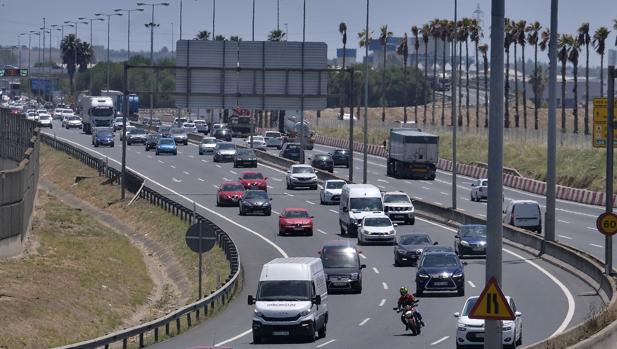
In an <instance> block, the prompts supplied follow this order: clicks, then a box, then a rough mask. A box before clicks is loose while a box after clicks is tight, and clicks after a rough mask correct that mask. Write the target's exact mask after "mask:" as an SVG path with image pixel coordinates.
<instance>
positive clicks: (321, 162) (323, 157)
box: [311, 154, 334, 173]
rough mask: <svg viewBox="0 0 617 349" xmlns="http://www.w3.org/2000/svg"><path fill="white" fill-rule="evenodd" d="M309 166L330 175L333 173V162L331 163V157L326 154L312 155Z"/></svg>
mask: <svg viewBox="0 0 617 349" xmlns="http://www.w3.org/2000/svg"><path fill="white" fill-rule="evenodd" d="M311 166H313V167H314V168H318V169H320V170H324V171H328V172H330V173H332V172H334V161H332V157H331V156H330V155H328V154H317V155H313V158H312V159H311Z"/></svg>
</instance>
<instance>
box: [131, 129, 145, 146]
mask: <svg viewBox="0 0 617 349" xmlns="http://www.w3.org/2000/svg"><path fill="white" fill-rule="evenodd" d="M147 136H148V134H147V133H146V130H144V129H142V128H134V129H132V130H130V131H128V132H127V133H126V144H127V145H132V144H135V143H141V144H146V137H147Z"/></svg>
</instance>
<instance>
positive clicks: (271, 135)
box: [266, 132, 281, 137]
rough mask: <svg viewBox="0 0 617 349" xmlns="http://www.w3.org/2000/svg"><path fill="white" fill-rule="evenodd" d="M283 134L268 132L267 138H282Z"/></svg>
mask: <svg viewBox="0 0 617 349" xmlns="http://www.w3.org/2000/svg"><path fill="white" fill-rule="evenodd" d="M280 136H281V134H280V133H279V132H266V137H280Z"/></svg>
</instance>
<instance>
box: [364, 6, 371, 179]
mask: <svg viewBox="0 0 617 349" xmlns="http://www.w3.org/2000/svg"><path fill="white" fill-rule="evenodd" d="M369 1H370V0H366V27H365V30H366V31H365V32H364V33H365V37H364V40H365V41H366V42H365V43H364V158H363V159H362V160H363V162H364V164H363V165H364V166H363V167H364V168H363V169H362V183H364V184H366V183H367V180H368V179H367V165H368V45H369V42H370V38H369V35H370V34H369V31H368V18H369Z"/></svg>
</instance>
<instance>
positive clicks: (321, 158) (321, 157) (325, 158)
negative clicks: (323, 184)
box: [313, 155, 330, 161]
mask: <svg viewBox="0 0 617 349" xmlns="http://www.w3.org/2000/svg"><path fill="white" fill-rule="evenodd" d="M313 159H315V161H328V160H330V157H329V156H328V155H316V156H315V157H314V158H313Z"/></svg>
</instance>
